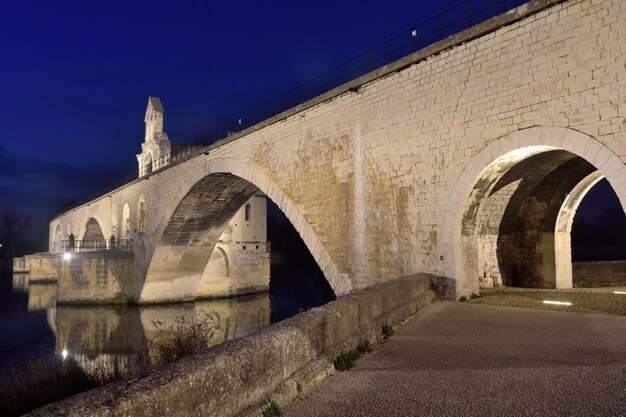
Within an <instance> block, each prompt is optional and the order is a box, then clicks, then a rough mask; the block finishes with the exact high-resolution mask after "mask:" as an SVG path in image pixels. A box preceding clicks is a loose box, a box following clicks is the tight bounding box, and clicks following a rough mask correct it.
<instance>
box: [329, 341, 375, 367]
mask: <svg viewBox="0 0 626 417" xmlns="http://www.w3.org/2000/svg"><path fill="white" fill-rule="evenodd" d="M372 350H373V349H372V346H371V345H370V342H368V341H366V340H365V341H362V342H359V344H358V345H357V346H356V348H354V349H353V350H350V351H348V352H343V353H340V354H339V355H337V357H336V358H335V360H334V361H333V365H335V369H336V370H338V371H347V370H348V369H351V368H352V367H353V366H354V365H355V364H356V361H357V359H359V358H360V357H361V356H363V355H364V354H366V353H370V352H371V351H372Z"/></svg>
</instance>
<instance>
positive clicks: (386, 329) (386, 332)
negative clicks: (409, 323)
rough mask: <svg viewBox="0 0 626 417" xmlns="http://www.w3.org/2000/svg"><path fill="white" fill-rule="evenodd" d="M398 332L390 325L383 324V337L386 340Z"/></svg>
mask: <svg viewBox="0 0 626 417" xmlns="http://www.w3.org/2000/svg"><path fill="white" fill-rule="evenodd" d="M395 332H396V331H395V330H394V329H393V327H391V326H390V325H388V324H383V336H384V337H385V339H387V338H388V337H391V336H393V335H394V333H395Z"/></svg>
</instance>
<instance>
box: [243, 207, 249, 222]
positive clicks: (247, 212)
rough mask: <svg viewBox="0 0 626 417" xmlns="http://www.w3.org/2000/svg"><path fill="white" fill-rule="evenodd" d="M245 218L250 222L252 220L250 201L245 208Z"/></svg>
mask: <svg viewBox="0 0 626 417" xmlns="http://www.w3.org/2000/svg"><path fill="white" fill-rule="evenodd" d="M243 217H244V220H245V221H247V222H249V221H250V203H247V204H246V206H245V208H244V214H243Z"/></svg>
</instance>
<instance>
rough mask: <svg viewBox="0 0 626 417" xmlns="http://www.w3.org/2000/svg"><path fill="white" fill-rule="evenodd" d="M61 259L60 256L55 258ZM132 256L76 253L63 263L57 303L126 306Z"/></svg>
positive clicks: (130, 288)
mask: <svg viewBox="0 0 626 417" xmlns="http://www.w3.org/2000/svg"><path fill="white" fill-rule="evenodd" d="M57 258H59V259H61V255H57ZM133 270H134V259H133V254H132V253H128V252H118V251H98V252H82V253H75V254H73V255H72V257H71V259H69V260H63V261H62V265H61V268H60V273H59V279H58V284H57V285H58V290H57V291H58V296H57V301H58V302H59V303H61V304H63V303H65V304H67V303H79V304H82V303H88V304H89V303H127V302H129V301H132V300H133V285H134V276H133Z"/></svg>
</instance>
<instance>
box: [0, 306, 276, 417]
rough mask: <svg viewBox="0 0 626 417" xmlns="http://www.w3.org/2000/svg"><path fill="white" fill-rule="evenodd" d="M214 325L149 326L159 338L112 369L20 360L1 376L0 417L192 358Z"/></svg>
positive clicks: (202, 321) (179, 321)
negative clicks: (185, 358) (168, 363)
mask: <svg viewBox="0 0 626 417" xmlns="http://www.w3.org/2000/svg"><path fill="white" fill-rule="evenodd" d="M219 322H220V316H219V314H217V313H214V314H208V315H206V316H204V317H201V318H199V319H185V318H184V317H178V318H176V320H175V322H174V324H173V325H169V326H166V325H165V324H164V323H162V322H155V323H153V324H154V326H155V328H156V329H157V330H158V332H159V333H158V336H157V337H155V338H154V339H150V340H148V342H147V348H146V349H143V350H140V351H138V352H136V353H135V355H134V356H133V357H132V358H130V360H129V358H128V357H122V356H120V357H116V358H115V359H113V361H112V363H111V362H109V363H105V362H104V361H103V362H102V363H97V364H96V366H95V367H94V368H93V369H89V370H88V371H85V370H83V369H82V368H81V367H80V366H79V365H78V364H77V363H76V362H74V361H73V360H71V359H70V358H68V359H64V360H63V361H61V360H51V361H44V359H41V358H39V359H37V360H34V361H29V360H28V358H24V359H23V360H22V361H21V362H20V361H17V363H16V362H13V363H9V364H8V365H7V366H3V368H2V369H1V370H0V416H3V417H12V416H20V415H22V414H25V413H27V412H29V411H32V410H34V409H35V408H38V407H41V406H43V405H46V404H50V403H53V402H56V401H59V400H62V399H63V398H67V397H70V396H72V395H75V394H78V393H80V392H83V391H87V390H90V389H93V388H96V387H99V386H102V385H105V384H108V383H109V382H113V381H117V380H121V379H124V378H127V377H129V376H131V375H134V374H138V373H141V372H144V371H146V370H147V369H150V368H151V367H153V366H156V365H160V364H163V363H167V362H172V361H175V360H177V359H180V358H182V357H183V356H186V355H190V354H192V353H194V352H197V351H198V350H200V349H203V348H205V347H207V346H209V344H210V342H211V339H212V338H213V336H214V334H215V332H216V330H217V329H219V324H220V323H219ZM281 413H282V411H281ZM268 415H270V416H272V415H280V414H268ZM264 416H265V414H264Z"/></svg>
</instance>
